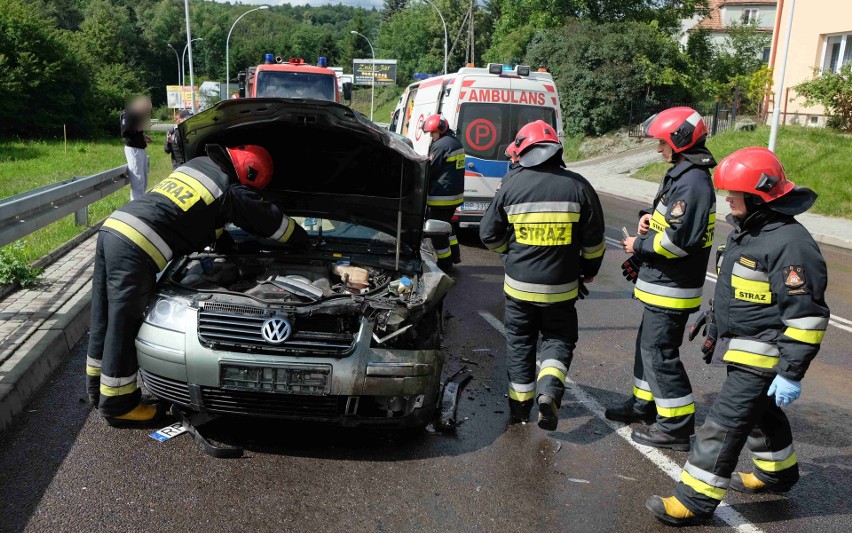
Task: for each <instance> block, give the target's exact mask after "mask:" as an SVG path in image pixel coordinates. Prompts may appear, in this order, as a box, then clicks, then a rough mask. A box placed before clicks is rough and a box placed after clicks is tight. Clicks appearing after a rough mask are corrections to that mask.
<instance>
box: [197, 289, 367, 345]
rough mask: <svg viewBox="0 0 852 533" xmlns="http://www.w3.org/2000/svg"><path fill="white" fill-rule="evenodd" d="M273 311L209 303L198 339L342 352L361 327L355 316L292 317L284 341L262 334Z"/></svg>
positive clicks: (211, 342)
mask: <svg viewBox="0 0 852 533" xmlns="http://www.w3.org/2000/svg"><path fill="white" fill-rule="evenodd" d="M272 316H274V313H273V312H272V311H271V310H268V309H264V308H259V307H252V306H246V305H233V304H222V303H215V302H214V303H205V304H204V305H203V307H202V308H201V309H200V310H199V312H198V338H199V339H200V340H201V342H202V343H205V344H206V345H208V346H211V347H217V348H226V349H229V350H232V351H242V352H252V353H256V352H259V353H272V354H287V355H299V354H318V355H342V354H344V353H346V352H348V351H349V350H351V349H352V346H353V345H354V343H355V338H356V335H357V332H358V328H359V326H360V324H359V322H358V320H357V318H356V317H355V316H346V317H341V316H336V315H314V316H306V317H295V318H290V321H291V323H292V326H293V333H292V334H291V335H290V337H289V338H288V339H287V340H286V341H284V342H283V343H281V344H270V343H268V342H266V340H265V339H264V338H263V336H262V335H261V328H262V327H263V323H264V321H266V320H267V319H268V318H270V317H272Z"/></svg>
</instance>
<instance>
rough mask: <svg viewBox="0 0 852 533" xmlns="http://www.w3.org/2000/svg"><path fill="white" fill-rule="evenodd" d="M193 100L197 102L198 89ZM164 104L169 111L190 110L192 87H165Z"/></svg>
mask: <svg viewBox="0 0 852 533" xmlns="http://www.w3.org/2000/svg"><path fill="white" fill-rule="evenodd" d="M195 100H196V102H197V101H199V96H198V87H196V88H195ZM166 104H167V105H168V106H169V108H170V109H192V87H190V86H189V85H183V86H181V85H166Z"/></svg>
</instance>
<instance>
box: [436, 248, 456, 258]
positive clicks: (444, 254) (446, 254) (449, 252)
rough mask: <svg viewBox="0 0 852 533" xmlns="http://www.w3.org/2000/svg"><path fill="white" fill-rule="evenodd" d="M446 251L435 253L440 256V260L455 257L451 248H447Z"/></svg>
mask: <svg viewBox="0 0 852 533" xmlns="http://www.w3.org/2000/svg"><path fill="white" fill-rule="evenodd" d="M445 250H446V251H437V252H435V253H436V254H437V255H438V259H446V258H448V257H450V256H451V255H453V251H452V250H450V249H449V248H445Z"/></svg>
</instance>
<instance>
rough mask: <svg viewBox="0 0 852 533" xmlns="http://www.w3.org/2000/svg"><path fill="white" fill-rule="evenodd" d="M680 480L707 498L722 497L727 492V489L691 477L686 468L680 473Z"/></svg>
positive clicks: (717, 498) (716, 498) (715, 498)
mask: <svg viewBox="0 0 852 533" xmlns="http://www.w3.org/2000/svg"><path fill="white" fill-rule="evenodd" d="M680 481H681V483H683V484H684V485H686V486H687V487H690V488H692V489H694V490H695V491H696V492H698V493H699V494H703V495H705V496H707V497H709V498H713V499H714V500H721V499H723V498H724V497H725V494H726V493H727V492H728V490H727V489H720V488H719V487H714V486H713V485H708V484H707V483H704V482H703V481H701V480H700V479H696V478H694V477H692V476H691V475H690V474H689V472H687V471H686V470H684V471H682V472H681V473H680Z"/></svg>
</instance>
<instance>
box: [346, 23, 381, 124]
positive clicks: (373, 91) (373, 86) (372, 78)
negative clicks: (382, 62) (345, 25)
mask: <svg viewBox="0 0 852 533" xmlns="http://www.w3.org/2000/svg"><path fill="white" fill-rule="evenodd" d="M349 33H351V34H352V35H360V36H361V37H363V38H364V40H365V41H367V44H369V45H370V54H372V56H373V63H372V64H371V65H370V122H372V121H373V100H374V99H375V97H376V50H375V49H373V43H371V42H370V39H367V36H366V35H364V34H361V33H358V32H357V31H355V30H352V31H350V32H349Z"/></svg>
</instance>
